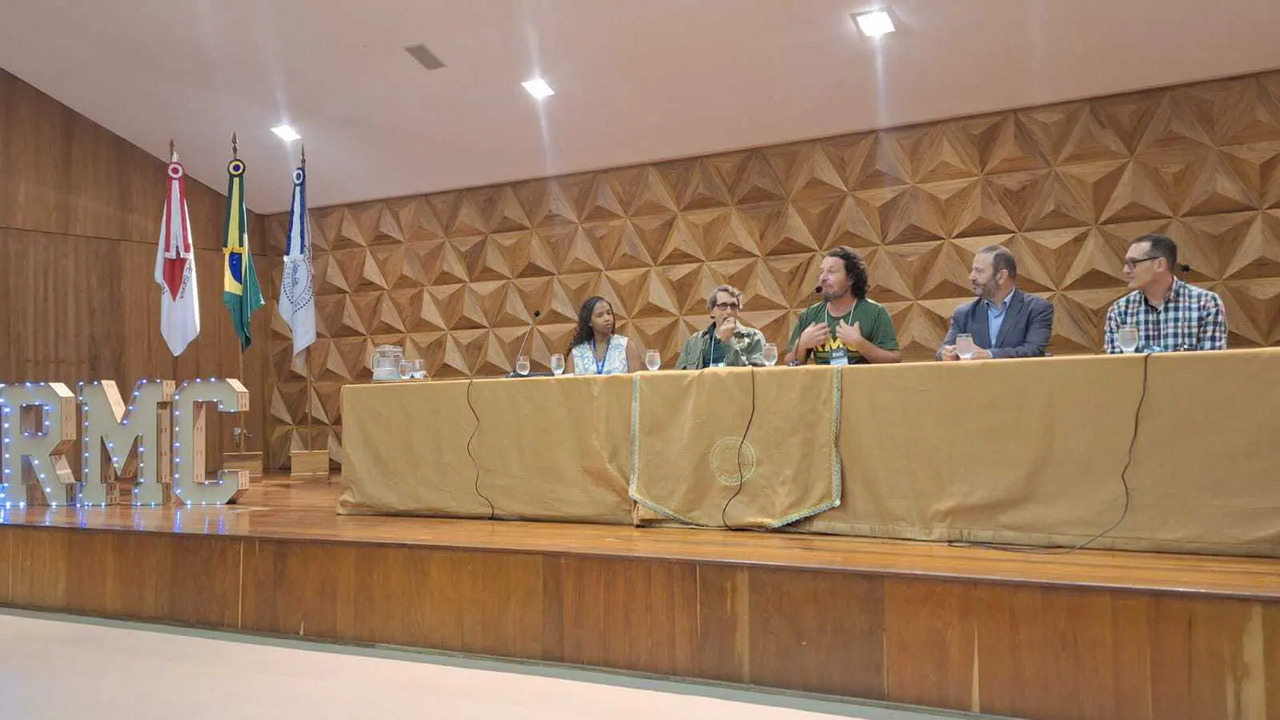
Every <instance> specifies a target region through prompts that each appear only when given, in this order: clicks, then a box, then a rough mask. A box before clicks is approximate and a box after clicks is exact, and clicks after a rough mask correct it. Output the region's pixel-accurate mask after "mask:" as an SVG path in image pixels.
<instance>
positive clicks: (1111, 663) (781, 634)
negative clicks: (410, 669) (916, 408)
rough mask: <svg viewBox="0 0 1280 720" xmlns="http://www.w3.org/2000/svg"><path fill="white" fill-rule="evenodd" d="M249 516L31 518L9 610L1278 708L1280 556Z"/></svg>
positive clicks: (1020, 692)
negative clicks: (1066, 551) (1034, 550)
mask: <svg viewBox="0 0 1280 720" xmlns="http://www.w3.org/2000/svg"><path fill="white" fill-rule="evenodd" d="M335 497H336V486H334V485H330V484H327V483H313V484H299V485H289V484H287V483H274V482H269V483H267V484H266V486H265V487H258V486H255V488H254V489H253V490H251V491H250V495H249V496H248V497H247V498H246V500H245V501H244V502H243V503H242V504H241V505H239V506H236V507H229V508H206V509H189V510H188V509H184V510H175V509H171V508H168V509H144V510H133V509H130V508H110V509H106V510H87V511H82V512H81V511H76V510H72V509H59V510H48V509H45V508H38V509H33V510H31V511H29V512H16V513H15V512H8V513H5V514H4V515H3V521H4V524H3V525H0V603H3V604H7V605H13V606H20V607H31V608H40V609H47V610H59V611H67V612H76V613H89V614H95V615H105V616H111V617H121V618H134V619H142V620H160V621H165V622H177V623H184V624H192V625H200V626H207V627H214V628H223V629H231V630H244V631H251V632H264V633H277V634H284V635H294V636H299V635H300V636H305V637H309V638H320V639H327V640H337V641H346V642H361V643H392V644H400V645H410V646H417V647H423V648H432V649H439V650H450V651H460V652H467V653H477V654H484V655H496V656H503V657H511V658H523V659H532V660H544V661H553V662H562V663H570V664H576V665H591V666H599V667H604V668H612V669H619V670H628V671H640V672H649V673H658V674H662V675H673V676H678V677H688V678H702V679H710V680H724V681H730V682H736V683H749V684H755V685H763V686H770V687H778V688H787V689H794V690H804V691H816V692H823V693H832V694H837V695H844V696H851V697H857V698H868V699H879V700H889V701H893V702H905V703H914V704H921V705H929V706H935V707H945V708H954V709H962V710H977V711H982V712H987V713H992V714H1005V715H1014V716H1020V717H1028V718H1116V719H1118V720H1119V719H1123V720H1133V719H1148V718H1149V719H1150V720H1173V719H1177V718H1186V719H1187V720H1213V719H1216V718H1224V719H1225V718H1275V717H1280V603H1278V602H1277V599H1280V574H1278V573H1277V570H1280V562H1278V561H1276V560H1269V559H1251V558H1213V557H1205V556H1195V557H1186V556H1175V555H1147V554H1140V553H1115V552H1101V551H1082V552H1079V553H1074V554H1070V555H1030V554H1021V553H1009V552H1001V551H995V550H985V549H978V548H955V547H947V546H942V545H935V544H926V543H909V542H895V541H884V540H863V539H856V538H840V537H810V536H796V535H787V534H757V533H741V532H738V533H730V532H717V531H702V530H679V529H636V528H629V527H600V526H571V525H557V524H536V523H514V522H497V523H490V522H484V521H466V520H433V519H417V518H412V519H411V518H368V517H338V516H336V515H335V514H334V513H333V509H332V508H333V501H334V498H335Z"/></svg>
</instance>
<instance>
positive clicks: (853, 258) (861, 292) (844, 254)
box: [827, 245, 868, 300]
mask: <svg viewBox="0 0 1280 720" xmlns="http://www.w3.org/2000/svg"><path fill="white" fill-rule="evenodd" d="M827 257H832V258H840V259H841V260H842V261H843V262H844V272H845V274H846V275H848V276H849V282H850V283H851V284H850V286H849V291H850V292H852V293H853V296H854V297H855V298H857V299H859V300H865V299H866V298H867V285H868V280H867V264H866V263H865V262H863V261H862V258H860V257H858V253H856V252H854V251H853V248H851V247H849V246H848V245H840V246H839V247H833V248H831V249H830V250H828V251H827Z"/></svg>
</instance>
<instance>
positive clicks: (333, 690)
mask: <svg viewBox="0 0 1280 720" xmlns="http://www.w3.org/2000/svg"><path fill="white" fill-rule="evenodd" d="M418 717H421V718H427V717H430V718H486V719H488V718H521V719H522V720H523V719H530V720H537V719H541V718H558V719H565V720H568V719H571V718H611V719H613V718H619V719H625V718H655V717H656V718H662V719H663V720H675V719H676V718H685V717H696V718H699V720H711V719H712V718H732V719H733V720H817V719H818V718H834V717H840V718H864V719H866V720H938V718H942V717H974V716H960V715H955V716H952V715H942V714H928V713H922V712H914V711H908V710H905V709H899V708H890V707H870V706H855V705H852V704H848V703H839V702H832V701H829V700H824V699H820V698H812V697H800V696H795V695H775V694H769V693H758V692H750V691H746V690H742V689H738V688H726V687H723V686H712V685H699V684H686V683H678V682H670V681H661V680H653V679H649V678H639V677H633V676H625V675H616V674H608V673H602V672H593V671H581V670H576V669H566V668H563V667H557V666H546V665H529V664H519V663H506V662H499V661H493V660H488V659H477V658H464V657H456V656H447V655H436V654H426V653H419V652H409V651H400V650H395V649H384V648H354V647H344V646H333V645H320V644H313V643H306V642H298V641H292V640H277V639H266V638H258V637H245V636H237V635H232V634H228V633H214V632H204V631H193V630H185V629H176V628H167V627H159V626H150V625H138V624H133V623H122V622H115V621H105V620H92V619H83V618H71V617H66V616H56V615H43V614H37V613H29V612H22V611H9V610H5V611H0V718H4V719H5V720H71V719H73V718H75V719H79V718H94V719H95V720H117V719H119V720H123V719H124V718H128V719H129V720H148V719H150V718H156V719H157V720H159V719H161V718H163V719H164V720H171V719H172V718H183V719H184V720H206V719H207V720H214V719H215V718H216V719H217V720H229V719H231V718H236V719H244V720H250V719H254V718H263V719H266V718H270V719H271V720H281V719H285V718H306V719H307V720H322V719H326V718H335V719H336V718H343V719H346V718H360V719H361V720H375V719H377V718H396V719H397V720H400V719H403V718H418Z"/></svg>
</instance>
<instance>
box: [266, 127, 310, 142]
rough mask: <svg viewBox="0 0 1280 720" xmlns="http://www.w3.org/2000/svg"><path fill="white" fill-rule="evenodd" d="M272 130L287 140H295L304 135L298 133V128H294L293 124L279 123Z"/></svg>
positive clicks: (277, 135)
mask: <svg viewBox="0 0 1280 720" xmlns="http://www.w3.org/2000/svg"><path fill="white" fill-rule="evenodd" d="M271 132H273V133H275V134H276V137H278V138H280V139H281V140H283V141H285V142H293V141H294V140H298V139H300V138H301V137H302V136H301V135H299V134H298V131H297V130H294V129H293V126H292V125H277V126H275V127H273V128H271Z"/></svg>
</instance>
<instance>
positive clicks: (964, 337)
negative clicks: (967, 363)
mask: <svg viewBox="0 0 1280 720" xmlns="http://www.w3.org/2000/svg"><path fill="white" fill-rule="evenodd" d="M977 349H978V348H977V347H976V346H975V345H974V344H973V336H972V335H970V334H969V333H960V334H959V335H957V336H956V354H957V355H959V356H960V359H961V360H970V359H972V358H973V353H974V352H975V351H976V350H977Z"/></svg>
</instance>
